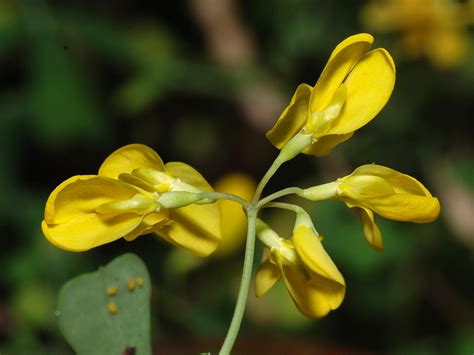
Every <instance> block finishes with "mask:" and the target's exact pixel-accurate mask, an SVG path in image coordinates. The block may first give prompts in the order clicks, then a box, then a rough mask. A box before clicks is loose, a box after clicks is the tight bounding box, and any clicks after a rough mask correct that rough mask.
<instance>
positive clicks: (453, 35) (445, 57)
mask: <svg viewBox="0 0 474 355" xmlns="http://www.w3.org/2000/svg"><path fill="white" fill-rule="evenodd" d="M361 19H362V22H363V23H364V24H365V26H367V28H370V29H372V30H374V31H378V32H396V33H398V35H399V43H400V46H401V47H402V49H403V51H404V52H405V54H406V55H407V56H408V57H410V58H414V59H416V58H419V57H421V56H426V57H427V58H428V59H429V60H430V61H431V62H432V64H433V65H435V66H437V67H439V68H451V67H454V66H456V65H458V64H459V63H460V62H461V61H462V60H463V59H464V58H465V57H466V54H467V50H468V46H469V32H468V29H467V26H468V25H469V24H470V23H472V21H473V19H474V8H473V3H472V2H465V3H462V2H460V1H452V0H385V1H372V2H370V3H369V4H368V5H367V6H366V7H365V8H364V9H363V11H362V17H361Z"/></svg>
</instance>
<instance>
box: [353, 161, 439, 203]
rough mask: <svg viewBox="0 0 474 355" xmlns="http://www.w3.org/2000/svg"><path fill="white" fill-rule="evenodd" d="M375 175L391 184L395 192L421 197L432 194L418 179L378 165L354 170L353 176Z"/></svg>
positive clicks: (369, 165) (368, 165)
mask: <svg viewBox="0 0 474 355" xmlns="http://www.w3.org/2000/svg"><path fill="white" fill-rule="evenodd" d="M357 175H374V176H379V177H381V178H383V179H385V180H386V181H388V182H389V183H390V185H391V186H392V188H393V189H394V190H395V192H399V193H411V194H414V195H420V196H429V197H431V193H430V192H429V191H428V189H427V188H426V187H425V186H424V185H423V184H422V183H421V182H419V181H418V180H417V179H415V178H413V177H411V176H410V175H407V174H403V173H400V172H398V171H396V170H393V169H390V168H387V167H385V166H382V165H377V164H366V165H362V166H360V167H358V168H357V169H355V170H354V172H353V173H352V174H351V176H357Z"/></svg>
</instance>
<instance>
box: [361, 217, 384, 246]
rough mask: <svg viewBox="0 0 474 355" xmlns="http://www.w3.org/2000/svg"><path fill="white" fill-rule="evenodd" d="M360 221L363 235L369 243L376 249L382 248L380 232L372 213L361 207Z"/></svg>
mask: <svg viewBox="0 0 474 355" xmlns="http://www.w3.org/2000/svg"><path fill="white" fill-rule="evenodd" d="M361 221H362V226H363V227H364V236H365V239H367V241H368V242H369V244H370V245H371V246H372V247H373V248H374V249H375V250H377V251H382V250H383V242H382V234H381V233H380V229H379V227H377V225H376V224H375V218H374V214H373V212H372V211H371V210H369V209H367V208H361Z"/></svg>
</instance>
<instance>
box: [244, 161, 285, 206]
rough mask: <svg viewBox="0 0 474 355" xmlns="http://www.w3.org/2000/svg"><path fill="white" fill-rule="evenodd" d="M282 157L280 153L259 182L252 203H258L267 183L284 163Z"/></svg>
mask: <svg viewBox="0 0 474 355" xmlns="http://www.w3.org/2000/svg"><path fill="white" fill-rule="evenodd" d="M279 158H280V155H279V156H278V157H277V158H276V159H275V160H274V161H273V163H272V165H271V166H270V168H268V170H267V172H266V173H265V175H264V176H263V178H262V180H260V182H259V183H258V186H257V189H256V190H255V195H254V196H253V199H252V204H254V205H255V204H257V201H258V200H259V198H260V195H261V194H262V191H263V189H264V188H265V185H267V183H268V181H269V180H270V179H271V178H272V176H273V175H274V174H275V173H276V171H277V170H278V168H279V167H280V166H281V165H282V164H283V163H284V161H282V160H281V159H279Z"/></svg>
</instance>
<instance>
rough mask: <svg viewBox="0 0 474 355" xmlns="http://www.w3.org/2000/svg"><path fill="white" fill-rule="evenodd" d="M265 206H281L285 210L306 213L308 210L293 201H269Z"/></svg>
mask: <svg viewBox="0 0 474 355" xmlns="http://www.w3.org/2000/svg"><path fill="white" fill-rule="evenodd" d="M263 208H280V209H283V210H288V211H293V212H295V213H306V211H305V210H304V209H303V208H302V207H300V206H297V205H293V204H291V203H283V202H271V203H267V204H266V205H265V206H263Z"/></svg>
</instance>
